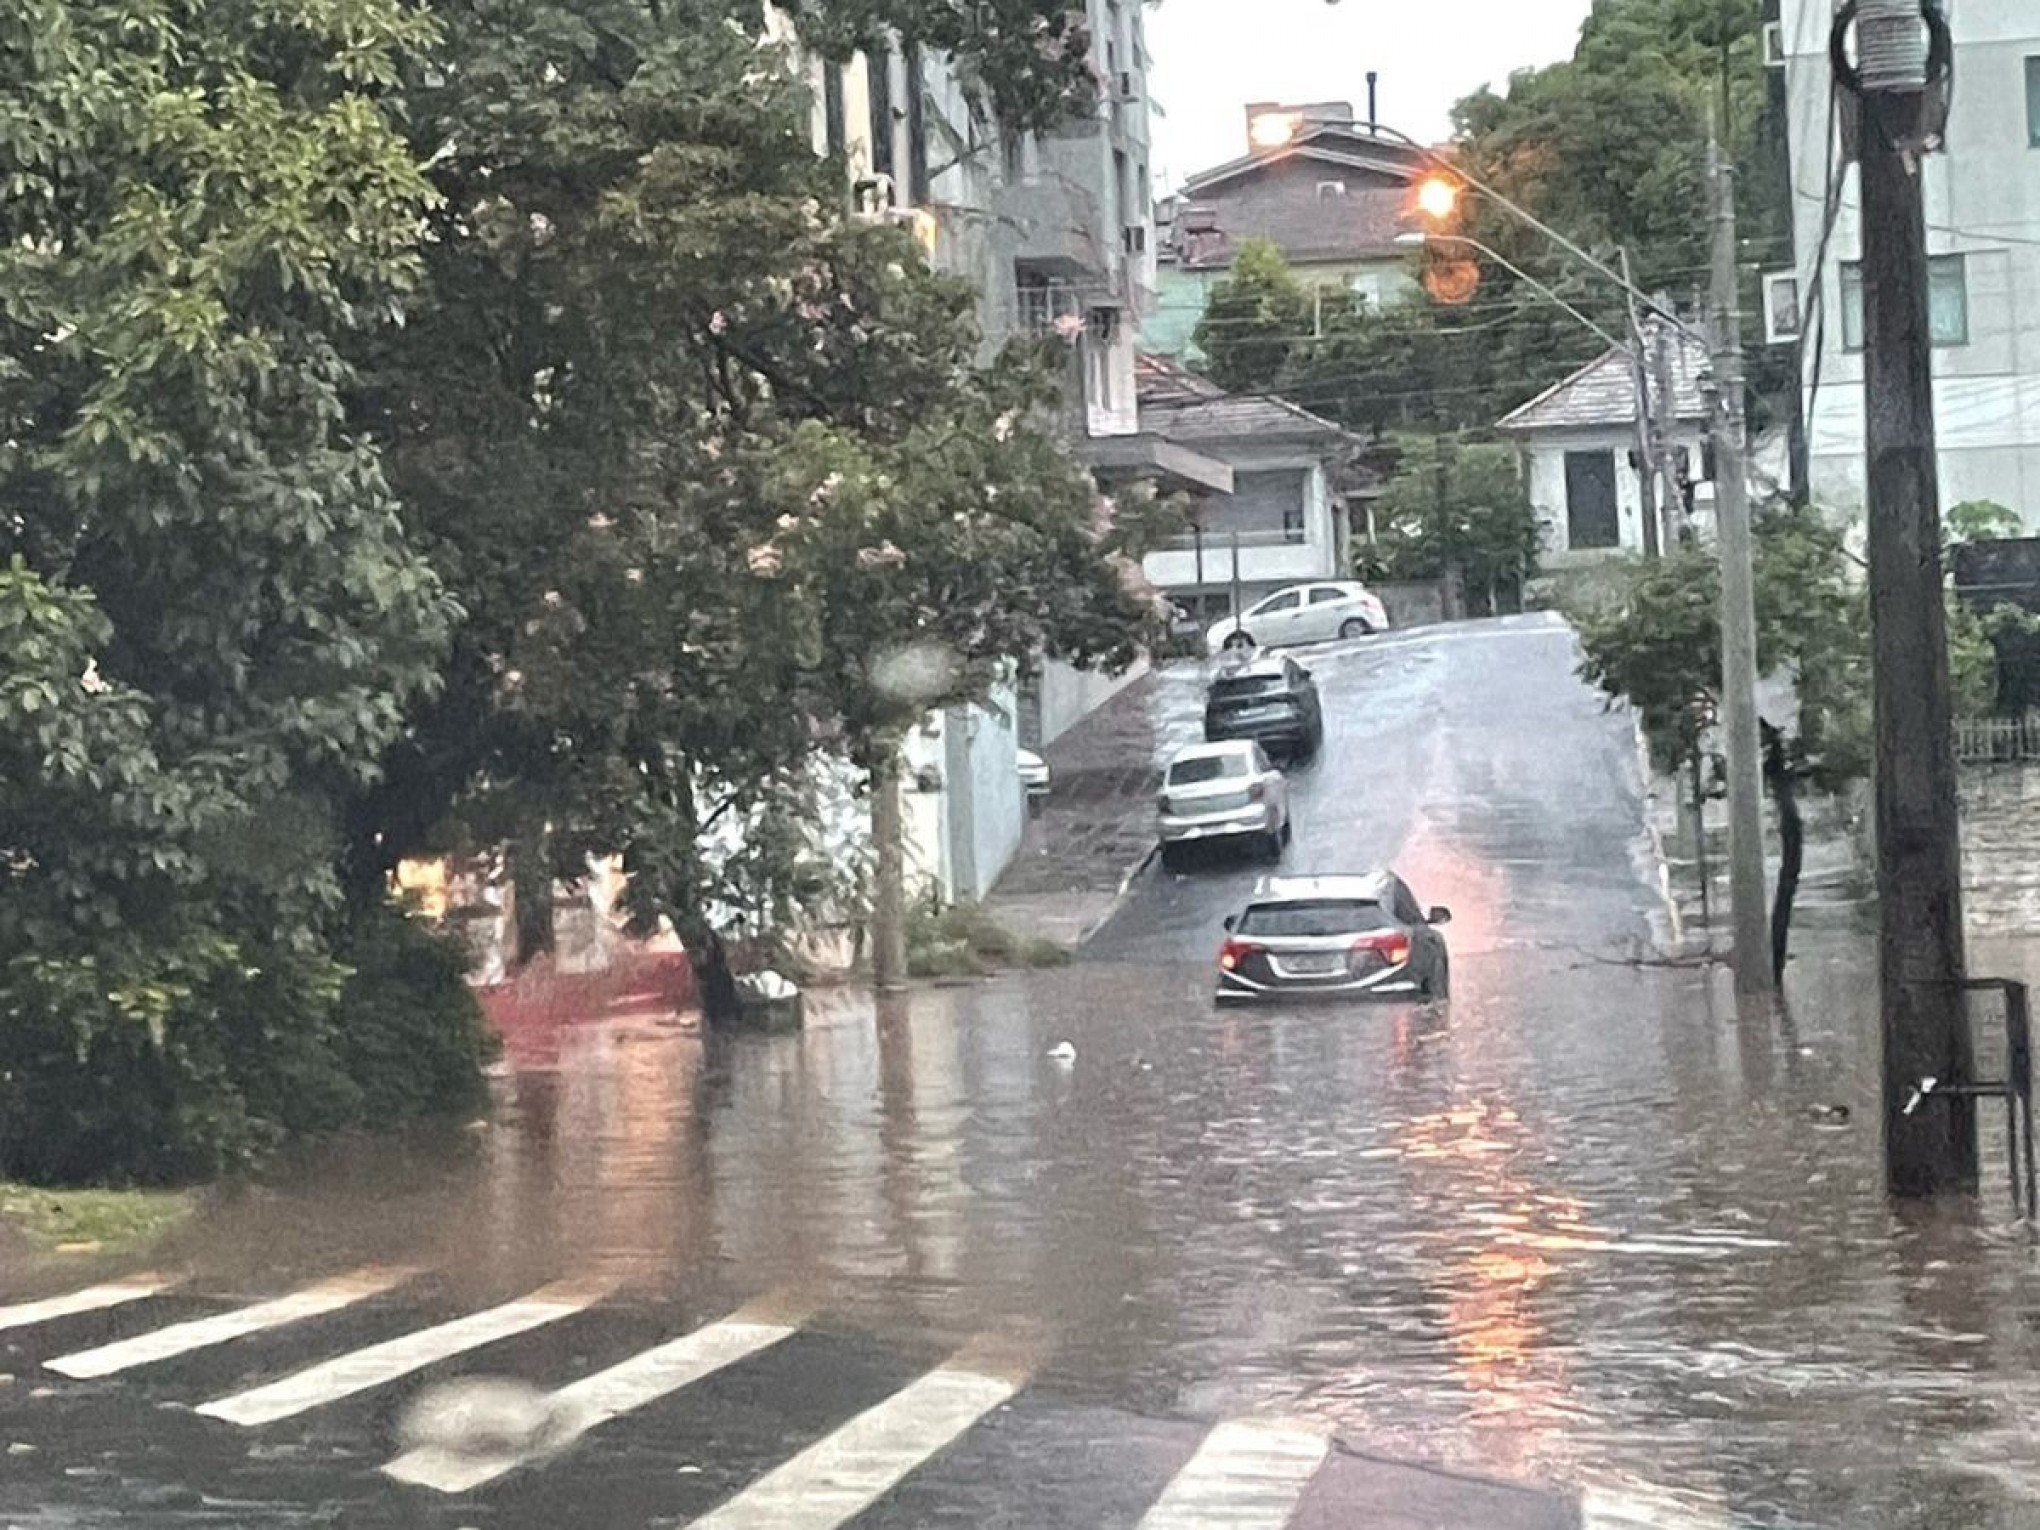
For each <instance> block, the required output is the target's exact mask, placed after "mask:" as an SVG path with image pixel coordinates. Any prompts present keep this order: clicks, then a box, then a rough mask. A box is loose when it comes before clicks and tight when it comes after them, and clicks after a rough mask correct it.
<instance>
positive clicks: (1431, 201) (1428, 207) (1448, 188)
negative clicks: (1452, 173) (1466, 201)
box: [1417, 175, 1459, 223]
mask: <svg viewBox="0 0 2040 1530" xmlns="http://www.w3.org/2000/svg"><path fill="white" fill-rule="evenodd" d="M1417 210H1418V211H1419V212H1421V213H1423V215H1424V216H1425V217H1427V218H1432V219H1435V220H1436V221H1438V222H1440V223H1443V222H1444V221H1445V220H1446V219H1447V218H1449V217H1451V216H1452V215H1453V214H1454V213H1455V212H1457V211H1458V210H1459V183H1458V182H1457V181H1455V180H1453V179H1451V178H1450V177H1449V176H1444V175H1427V176H1425V177H1424V179H1423V180H1422V181H1421V182H1419V183H1418V185H1417Z"/></svg>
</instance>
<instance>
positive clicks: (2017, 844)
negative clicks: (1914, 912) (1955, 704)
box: [1961, 763, 2040, 936]
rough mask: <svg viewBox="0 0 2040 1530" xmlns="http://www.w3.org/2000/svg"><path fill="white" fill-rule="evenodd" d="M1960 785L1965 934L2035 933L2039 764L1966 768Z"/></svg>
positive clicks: (2039, 877)
mask: <svg viewBox="0 0 2040 1530" xmlns="http://www.w3.org/2000/svg"><path fill="white" fill-rule="evenodd" d="M1961 785H1962V857H1963V860H1962V869H1963V880H1964V883H1965V887H1966V898H1967V904H1968V907H1967V913H1968V918H1969V927H1970V929H1971V930H1972V931H1974V932H1975V933H1976V934H1978V935H1986V936H1989V935H2031V934H2033V933H2035V932H2036V931H2040V763H2029V764H2022V765H1977V766H1967V767H1965V768H1964V769H1963V771H1962V777H1961Z"/></svg>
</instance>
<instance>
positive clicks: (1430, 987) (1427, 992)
mask: <svg viewBox="0 0 2040 1530" xmlns="http://www.w3.org/2000/svg"><path fill="white" fill-rule="evenodd" d="M1424 997H1425V998H1427V999H1449V998H1451V997H1452V962H1451V960H1450V958H1445V957H1441V958H1440V959H1439V961H1438V970H1437V971H1435V972H1433V973H1432V974H1431V976H1430V978H1429V979H1428V980H1427V981H1426V982H1425V984H1424Z"/></svg>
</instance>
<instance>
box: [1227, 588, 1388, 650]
mask: <svg viewBox="0 0 2040 1530" xmlns="http://www.w3.org/2000/svg"><path fill="white" fill-rule="evenodd" d="M1388 626H1389V622H1388V608H1387V607H1386V606H1384V605H1383V604H1382V603H1381V597H1380V596H1379V595H1376V594H1375V593H1374V592H1373V591H1372V590H1370V589H1368V588H1367V586H1366V585H1364V584H1360V583H1357V582H1355V581H1352V580H1346V581H1342V582H1339V583H1336V584H1334V583H1324V584H1299V585H1293V586H1291V587H1290V588H1289V589H1286V590H1277V591H1276V592H1275V593H1274V594H1273V595H1270V596H1269V597H1268V598H1267V599H1266V600H1263V601H1260V602H1258V603H1257V604H1255V605H1253V606H1250V607H1248V608H1247V609H1246V610H1245V611H1242V612H1241V613H1240V614H1239V615H1238V616H1236V617H1235V616H1228V617H1226V618H1225V620H1223V621H1221V622H1217V623H1215V624H1214V625H1213V626H1212V628H1211V630H1210V631H1208V632H1207V633H1205V635H1204V640H1205V646H1206V647H1207V648H1208V649H1209V650H1210V651H1211V652H1212V653H1214V654H1219V653H1225V652H1227V651H1229V650H1235V651H1236V650H1240V649H1253V648H1286V647H1292V646H1294V645H1295V644H1298V643H1329V642H1331V641H1332V640H1333V639H1334V638H1347V639H1351V638H1362V637H1366V636H1368V635H1369V634H1370V633H1375V632H1386V631H1388Z"/></svg>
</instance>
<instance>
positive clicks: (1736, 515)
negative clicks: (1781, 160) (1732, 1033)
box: [1707, 137, 1776, 994]
mask: <svg viewBox="0 0 2040 1530" xmlns="http://www.w3.org/2000/svg"><path fill="white" fill-rule="evenodd" d="M1707 158H1708V168H1709V170H1710V172H1711V175H1710V179H1711V181H1712V183H1713V191H1714V284H1713V292H1712V299H1711V304H1710V306H1711V308H1712V310H1713V312H1712V313H1711V315H1710V316H1709V317H1710V319H1711V323H1710V326H1709V329H1710V333H1711V337H1712V341H1713V346H1714V384H1715V385H1714V389H1713V397H1712V400H1711V402H1712V413H1713V416H1714V419H1713V433H1714V505H1715V513H1716V515H1717V517H1718V519H1719V521H1720V525H1719V526H1718V528H1717V533H1716V534H1717V537H1718V539H1719V541H1720V546H1721V717H1722V732H1723V736H1724V743H1725V745H1726V748H1727V751H1728V890H1729V905H1730V911H1731V914H1732V916H1733V923H1734V929H1735V987H1736V992H1737V993H1741V994H1766V993H1770V992H1771V991H1772V990H1773V989H1774V988H1775V986H1776V984H1775V982H1774V980H1773V977H1772V973H1771V932H1770V921H1769V918H1768V917H1767V914H1766V911H1765V898H1764V778H1763V762H1762V758H1761V756H1760V754H1759V750H1760V749H1761V747H1762V743H1763V741H1762V739H1761V738H1760V737H1759V736H1758V728H1757V606H1756V589H1755V585H1756V576H1755V572H1754V568H1753V549H1752V545H1751V536H1750V474H1749V452H1748V449H1747V443H1746V441H1745V431H1746V429H1747V426H1746V423H1745V419H1744V414H1743V357H1742V316H1741V303H1740V293H1739V291H1738V282H1737V277H1736V239H1735V171H1734V169H1733V168H1732V167H1731V166H1730V165H1729V163H1728V157H1727V155H1725V154H1723V153H1722V151H1721V146H1720V144H1719V143H1717V142H1714V141H1712V139H1711V137H1710V141H1709V143H1708V146H1707Z"/></svg>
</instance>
